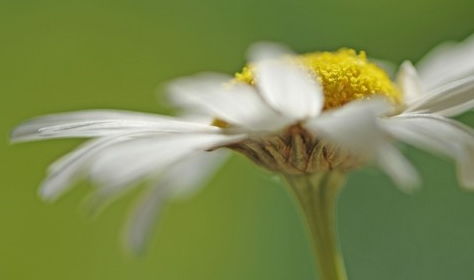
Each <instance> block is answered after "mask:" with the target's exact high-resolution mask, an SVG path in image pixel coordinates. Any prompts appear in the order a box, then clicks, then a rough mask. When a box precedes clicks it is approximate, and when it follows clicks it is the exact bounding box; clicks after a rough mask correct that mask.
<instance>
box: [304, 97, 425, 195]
mask: <svg viewBox="0 0 474 280" xmlns="http://www.w3.org/2000/svg"><path fill="white" fill-rule="evenodd" d="M389 109H390V104H389V103H387V102H386V101H385V100H383V99H372V100H366V101H356V102H351V103H349V104H347V105H345V106H344V107H342V108H340V109H336V110H334V111H332V112H328V113H323V114H322V115H321V116H320V117H319V118H316V119H313V120H312V121H310V122H308V123H307V124H306V125H305V127H307V128H308V129H309V130H310V131H312V132H313V133H314V134H315V135H320V136H322V137H325V138H327V139H328V140H330V141H331V142H333V143H334V144H336V145H339V146H340V147H341V148H342V149H346V150H348V151H349V152H351V153H353V154H355V155H357V156H359V157H361V158H363V159H365V160H368V161H375V163H377V164H378V166H379V167H381V168H382V169H383V170H384V171H385V172H386V173H387V174H388V175H389V176H390V177H391V178H392V179H393V180H394V182H395V183H396V184H397V186H399V187H400V188H401V189H402V190H403V191H408V190H412V189H413V188H414V187H416V186H417V184H418V177H417V174H416V172H415V171H414V169H413V168H412V166H411V164H410V163H409V162H408V161H407V160H406V159H405V158H404V157H403V156H402V155H401V154H400V153H399V152H398V151H397V150H396V149H395V147H393V146H392V145H391V144H390V142H389V140H388V139H387V137H386V133H385V131H383V130H382V128H381V127H379V124H378V116H380V115H383V114H384V113H386V112H387V111H388V110H389Z"/></svg>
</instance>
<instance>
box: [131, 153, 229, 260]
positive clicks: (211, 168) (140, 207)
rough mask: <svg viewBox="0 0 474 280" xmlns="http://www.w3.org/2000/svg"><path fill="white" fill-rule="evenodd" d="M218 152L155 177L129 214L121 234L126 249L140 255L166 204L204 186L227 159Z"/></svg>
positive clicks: (187, 160)
mask: <svg viewBox="0 0 474 280" xmlns="http://www.w3.org/2000/svg"><path fill="white" fill-rule="evenodd" d="M221 152H222V151H214V152H198V153H194V154H192V155H190V156H189V157H187V158H185V159H183V160H182V161H180V162H178V163H177V164H175V165H173V166H171V167H170V168H169V169H167V170H166V171H165V172H163V174H162V175H161V176H159V178H158V180H157V182H156V183H154V185H153V186H151V188H150V189H149V190H148V191H147V192H145V193H144V194H143V195H142V197H141V199H140V200H139V201H138V203H137V205H136V207H135V208H134V209H133V211H132V212H131V213H130V217H129V219H128V222H127V224H126V228H125V232H124V241H125V246H126V248H128V249H129V250H131V251H132V252H133V253H134V254H138V253H141V252H143V251H144V249H145V246H146V244H147V241H148V240H149V238H150V235H151V232H152V229H153V226H154V225H155V224H156V222H157V220H158V216H159V212H160V210H161V208H162V207H163V205H164V204H165V203H166V201H167V200H168V199H169V198H171V197H173V196H176V195H177V194H179V195H183V194H189V192H193V191H194V190H195V189H196V188H198V187H200V186H202V185H204V184H205V181H206V180H207V179H208V178H209V177H210V176H211V175H212V174H213V173H214V172H215V171H216V169H217V168H218V167H219V166H220V165H221V163H222V161H223V159H224V158H226V157H227V155H228V153H221Z"/></svg>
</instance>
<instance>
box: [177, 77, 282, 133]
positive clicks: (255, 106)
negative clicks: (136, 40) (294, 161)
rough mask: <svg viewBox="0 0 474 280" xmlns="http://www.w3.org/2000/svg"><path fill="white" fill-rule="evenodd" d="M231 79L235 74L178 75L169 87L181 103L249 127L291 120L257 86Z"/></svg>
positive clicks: (270, 127)
mask: <svg viewBox="0 0 474 280" xmlns="http://www.w3.org/2000/svg"><path fill="white" fill-rule="evenodd" d="M231 81H232V78H231V77H228V76H225V75H218V74H200V75H196V76H194V77H189V78H182V79H178V80H176V81H174V82H172V83H170V84H169V86H168V89H169V91H170V93H171V96H173V98H174V99H175V100H176V102H181V103H182V104H181V105H182V106H189V107H193V108H195V109H201V110H202V111H205V112H206V113H207V114H208V115H210V116H213V117H214V118H217V119H220V120H223V121H225V122H227V123H230V124H232V125H236V126H240V127H243V128H245V129H246V130H254V131H262V130H263V131H268V130H270V131H271V130H275V129H279V128H281V127H283V126H285V125H287V124H288V122H289V121H288V120H287V119H286V118H284V116H282V115H281V114H278V113H276V112H275V111H273V110H272V109H271V108H270V107H269V106H268V105H267V104H266V103H265V102H264V101H263V100H262V99H261V97H260V96H259V95H258V93H257V92H256V90H255V88H253V87H251V86H250V85H247V84H244V83H240V82H236V81H234V82H231ZM178 100H180V101H178Z"/></svg>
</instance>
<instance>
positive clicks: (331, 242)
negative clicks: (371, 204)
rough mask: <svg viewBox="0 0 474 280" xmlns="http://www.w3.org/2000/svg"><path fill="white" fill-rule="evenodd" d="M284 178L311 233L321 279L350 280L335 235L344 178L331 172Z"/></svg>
mask: <svg viewBox="0 0 474 280" xmlns="http://www.w3.org/2000/svg"><path fill="white" fill-rule="evenodd" d="M285 178H286V180H287V181H288V183H289V184H290V186H291V190H292V192H293V193H294V195H295V197H296V198H297V201H298V202H299V205H300V206H301V207H300V208H301V210H302V213H303V216H304V218H305V221H306V224H307V226H308V229H309V232H310V234H311V239H312V242H311V243H312V246H313V251H314V253H315V255H316V260H317V266H318V267H319V272H320V276H321V280H347V276H346V271H345V268H344V262H343V259H342V255H341V254H340V250H339V246H338V242H337V234H336V201H337V197H338V193H339V190H340V188H341V187H342V185H343V183H344V176H343V175H342V174H341V173H338V172H336V171H331V172H328V173H318V174H312V175H297V176H296V175H288V176H286V177H285Z"/></svg>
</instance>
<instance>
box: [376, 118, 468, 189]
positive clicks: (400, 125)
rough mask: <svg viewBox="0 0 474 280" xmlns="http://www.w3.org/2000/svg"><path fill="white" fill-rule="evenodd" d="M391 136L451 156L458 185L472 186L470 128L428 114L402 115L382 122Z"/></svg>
mask: <svg viewBox="0 0 474 280" xmlns="http://www.w3.org/2000/svg"><path fill="white" fill-rule="evenodd" d="M384 127H385V128H386V129H387V131H388V132H390V133H391V134H392V135H393V137H396V138H398V139H400V140H402V141H405V142H407V143H409V144H411V145H414V146H416V147H419V148H421V149H428V150H431V151H434V152H436V153H439V154H442V155H445V156H447V157H451V158H453V159H454V160H455V161H456V162H457V165H458V174H459V180H460V182H461V184H462V185H463V186H464V187H466V188H474V176H473V175H472V171H473V170H474V169H472V167H473V166H474V131H473V130H472V129H471V128H469V127H466V126H464V125H462V124H461V123H459V122H456V121H454V120H450V119H447V118H444V117H441V116H437V115H432V114H406V115H400V116H398V117H394V118H391V119H388V120H386V121H384Z"/></svg>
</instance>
